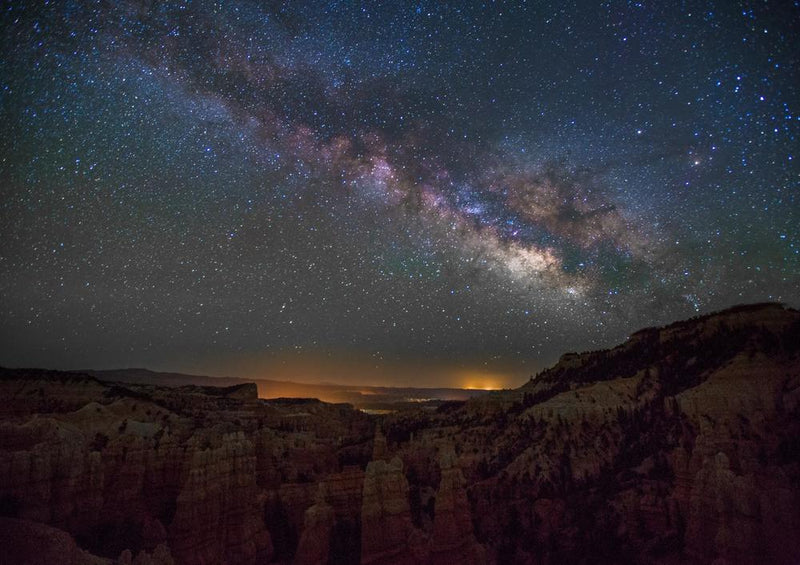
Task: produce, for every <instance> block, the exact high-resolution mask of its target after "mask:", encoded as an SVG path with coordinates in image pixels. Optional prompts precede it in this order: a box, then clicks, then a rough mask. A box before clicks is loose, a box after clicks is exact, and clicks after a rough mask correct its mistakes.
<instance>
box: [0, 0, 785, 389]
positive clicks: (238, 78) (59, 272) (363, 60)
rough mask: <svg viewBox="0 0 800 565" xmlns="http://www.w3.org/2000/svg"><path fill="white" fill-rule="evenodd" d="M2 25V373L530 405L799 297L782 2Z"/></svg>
mask: <svg viewBox="0 0 800 565" xmlns="http://www.w3.org/2000/svg"><path fill="white" fill-rule="evenodd" d="M0 29H1V30H2V36H1V37H2V39H0V41H2V51H0V195H2V200H1V201H0V320H2V321H0V364H2V365H6V366H24V365H35V366H43V365H44V366H49V367H53V368H90V367H92V368H100V367H123V366H147V367H150V368H154V369H164V370H183V371H200V372H204V373H206V374H232V373H237V374H238V375H240V376H268V375H269V374H282V375H286V376H289V377H291V378H295V379H296V380H325V379H326V378H330V377H331V375H336V376H337V378H344V379H350V380H351V381H352V382H364V383H370V384H400V383H408V384H412V385H416V386H420V385H422V386H424V385H430V386H440V385H459V384H463V383H464V382H465V379H467V375H474V374H481V375H485V376H486V379H488V380H490V381H492V383H494V384H495V385H497V386H511V385H514V384H518V383H519V382H521V381H522V380H523V379H524V378H525V377H526V376H527V375H529V374H531V373H533V372H535V371H537V370H538V369H540V368H541V367H542V366H544V365H546V364H548V363H551V362H552V361H553V360H554V359H555V358H557V357H558V355H559V354H561V353H563V352H564V351H568V350H584V349H596V348H599V347H604V346H608V345H610V344H613V343H616V342H619V341H620V340H621V339H622V338H624V336H626V335H627V334H628V333H630V332H631V331H633V330H635V329H638V328H639V327H642V326H646V325H654V324H663V323H665V322H668V321H671V320H675V319H680V318H685V317H688V316H691V315H695V314H697V313H705V312H709V311H712V310H717V309H720V308H723V307H726V306H730V305H733V304H737V303H744V302H755V301H784V302H787V303H789V304H790V305H793V306H795V307H796V306H798V305H799V304H800V303H798V300H799V299H798V296H800V230H799V229H798V225H800V204H799V203H798V191H799V190H800V168H799V167H798V159H800V157H798V155H797V140H796V137H797V135H798V129H799V128H800V108H799V106H800V97H799V96H798V90H799V89H798V85H800V76H798V75H799V74H800V73H798V63H799V61H798V59H799V58H800V51H798V49H797V41H796V37H797V34H798V32H800V8H798V7H797V6H796V5H792V4H791V3H788V2H787V3H779V4H776V5H774V6H773V5H763V6H762V5H758V6H755V5H751V4H748V3H738V2H717V3H707V2H703V3H699V2H698V3H694V2H689V3H685V4H683V5H682V6H681V7H680V8H676V7H674V6H666V5H665V6H659V5H654V4H650V3H644V2H642V3H638V2H606V3H600V4H599V5H589V3H583V2H578V3H563V2H552V3H550V2H545V3H539V2H537V3H524V2H515V3H501V2H497V3H478V2H475V3H441V2H414V3H410V2H386V3H356V2H342V3H339V2H328V3H325V2H285V3H282V2H268V3H261V2H246V1H232V2H202V1H201V2H188V1H187V2H170V3H157V2H146V1H141V2H139V1H127V2H115V3H85V2H6V3H4V4H3V5H2V13H1V14H0ZM345 369H346V370H345ZM343 373H345V374H346V376H344V377H342V376H341V375H342V374H343Z"/></svg>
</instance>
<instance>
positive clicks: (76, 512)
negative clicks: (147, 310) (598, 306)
mask: <svg viewBox="0 0 800 565" xmlns="http://www.w3.org/2000/svg"><path fill="white" fill-rule="evenodd" d="M0 397H2V398H3V400H4V402H3V403H0V516H4V518H0V545H2V547H3V548H4V550H5V553H3V552H0V558H2V557H3V556H4V555H10V556H13V558H12V561H11V562H14V563H44V562H56V561H58V562H63V563H74V564H76V565H78V564H87V565H88V564H95V563H96V564H98V565H100V564H104V565H111V564H123V565H127V564H137V565H148V564H150V563H152V564H154V565H155V564H160V565H169V564H170V563H173V562H174V563H175V564H176V565H181V564H190V565H194V564H198V565H199V564H203V565H216V564H219V565H222V564H226V565H234V564H256V563H269V562H274V563H283V564H286V563H296V564H322V563H337V564H338V563H369V564H373V563H374V564H415V565H434V564H451V563H452V564H455V563H459V564H466V565H469V564H481V563H498V564H501V563H532V564H540V563H541V564H544V563H579V562H592V563H595V562H601V563H602V562H607V563H620V562H630V563H664V564H665V565H666V564H671V563H678V562H697V563H718V564H720V563H727V564H755V563H764V562H766V563H778V564H790V563H796V562H798V561H800V487H798V485H800V455H799V454H800V313H798V312H796V311H794V310H789V309H785V308H782V307H780V306H776V305H760V306H752V307H742V308H736V309H732V310H730V311H726V312H722V313H719V314H715V315H711V316H706V317H703V318H699V319H696V320H690V321H687V322H681V323H678V324H673V325H671V326H668V327H666V328H651V329H647V330H643V331H640V332H637V333H636V334H634V335H633V336H631V338H630V339H628V340H627V341H626V342H625V343H624V344H622V345H620V346H618V347H616V348H613V349H610V350H607V351H595V352H590V353H584V354H568V355H565V356H564V357H563V358H562V360H561V361H560V362H559V363H558V364H557V365H556V366H554V367H553V368H551V369H549V370H547V371H545V372H543V373H542V374H540V375H538V376H537V377H536V378H535V379H532V380H531V382H529V383H528V384H526V385H525V386H524V387H522V388H521V389H519V390H516V391H503V392H500V393H495V394H490V395H487V396H485V397H482V398H476V399H473V400H470V401H468V402H466V403H463V404H452V403H451V404H449V405H445V406H442V408H441V409H439V410H435V411H430V410H422V409H419V410H406V411H402V412H399V413H396V414H391V415H388V416H385V417H383V418H381V419H380V429H379V430H377V431H376V422H377V421H376V419H375V418H373V417H370V416H367V415H365V414H363V413H360V412H358V411H355V410H353V409H351V408H349V407H347V406H343V405H330V404H325V403H322V402H319V401H315V400H297V399H295V400H291V399H282V400H275V401H260V400H258V399H257V398H256V391H255V389H254V387H252V386H247V385H241V386H236V387H229V388H213V387H196V386H187V387H179V388H171V389H166V388H159V387H154V386H148V385H125V386H122V385H118V384H113V383H102V382H99V381H96V380H94V379H93V378H91V377H89V376H87V375H79V374H73V373H59V372H53V371H40V370H15V371H10V370H2V369H0ZM0 561H2V559H0Z"/></svg>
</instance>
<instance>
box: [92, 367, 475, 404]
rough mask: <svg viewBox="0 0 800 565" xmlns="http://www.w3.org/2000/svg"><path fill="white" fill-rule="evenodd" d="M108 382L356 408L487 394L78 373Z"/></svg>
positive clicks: (133, 372) (144, 372) (136, 371)
mask: <svg viewBox="0 0 800 565" xmlns="http://www.w3.org/2000/svg"><path fill="white" fill-rule="evenodd" d="M77 372H80V373H84V374H87V375H92V376H93V377H95V378H97V379H99V380H101V381H106V382H120V383H129V384H140V385H155V386H167V387H179V386H186V385H196V386H233V385H237V384H244V383H255V384H256V385H257V386H258V394H259V396H260V397H261V398H317V399H319V400H322V401H324V402H331V403H348V404H352V405H354V406H356V407H357V408H365V409H370V408H375V409H378V408H385V409H392V408H396V407H397V405H403V404H406V403H411V402H418V401H420V400H429V401H431V402H437V401H450V400H468V399H470V398H474V397H476V396H480V395H482V394H485V391H482V390H474V389H459V388H446V387H439V388H420V387H380V386H350V385H337V384H331V383H320V384H313V383H297V382H292V381H277V380H271V379H246V378H241V377H210V376H203V375H187V374H183V373H170V372H158V371H151V370H149V369H142V368H133V369H108V370H95V369H86V370H81V371H77Z"/></svg>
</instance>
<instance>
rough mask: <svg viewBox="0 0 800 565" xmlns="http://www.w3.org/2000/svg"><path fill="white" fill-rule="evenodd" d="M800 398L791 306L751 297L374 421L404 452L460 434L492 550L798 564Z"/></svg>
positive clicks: (798, 330)
mask: <svg viewBox="0 0 800 565" xmlns="http://www.w3.org/2000/svg"><path fill="white" fill-rule="evenodd" d="M799 395H800V313H798V312H796V311H794V310H789V309H785V308H783V307H781V306H778V305H758V306H753V307H742V308H736V309H733V310H731V311H726V312H722V313H719V314H715V315H711V316H706V317H703V318H700V319H697V320H690V321H687V322H681V323H678V324H673V325H672V326H668V327H666V328H660V329H659V328H654V329H648V330H643V331H641V332H637V333H636V334H634V335H633V336H632V337H631V338H630V339H629V340H628V341H627V342H626V343H624V344H623V345H620V346H619V347H616V348H614V349H611V350H607V351H597V352H590V353H586V354H568V355H565V356H564V357H562V360H561V361H560V362H559V363H558V364H557V365H556V366H555V367H553V368H552V369H549V370H547V371H545V372H543V373H542V374H540V375H538V376H537V377H536V378H535V379H532V380H531V382H529V383H528V384H527V385H525V386H524V387H522V388H521V389H519V390H517V391H505V392H502V393H497V394H493V395H489V396H487V397H485V398H482V399H475V400H473V401H469V402H467V403H466V404H465V405H464V406H463V407H461V408H458V409H455V410H448V411H443V412H441V413H438V414H433V415H427V416H421V415H418V416H416V417H415V416H412V415H409V414H398V415H393V416H390V417H388V418H387V419H386V420H385V421H384V423H383V428H384V430H385V433H386V435H387V437H388V438H397V440H396V441H397V447H395V448H396V449H397V448H399V449H400V451H401V452H402V453H405V454H413V453H417V454H419V453H424V452H425V451H426V450H430V449H431V448H435V449H439V450H441V446H442V445H443V444H444V443H446V442H452V443H453V444H454V445H455V448H456V449H455V451H456V453H457V456H456V458H455V460H456V465H455V466H457V467H458V468H459V469H460V470H461V472H462V473H463V475H464V476H465V477H466V484H467V485H468V486H467V493H468V500H469V508H470V515H471V520H472V522H473V523H474V525H475V535H476V538H477V540H478V542H480V543H481V544H482V545H483V546H484V547H485V548H486V550H487V554H486V557H487V559H488V560H489V561H490V562H495V563H510V562H515V563H547V562H553V561H555V562H581V561H587V562H603V561H606V562H620V561H623V562H625V561H630V562H664V563H671V562H676V561H686V560H695V561H697V562H699V563H710V562H714V561H716V560H719V562H720V563H722V562H725V563H742V564H748V563H758V562H770V563H793V562H796V561H797V560H799V559H800V543H799V542H798V540H800V535H798V533H800V521H799V520H800V510H798V509H800V505H798V494H799V491H800V489H798V486H797V485H800V458H798V456H797V453H800V449H799V448H800V410H798V405H799V403H798V398H800V396H799ZM420 420H424V421H425V422H426V424H425V425H420V423H419V421H420ZM412 431H413V434H412V433H411V432H412ZM391 445H392V442H391V441H390V446H391ZM445 467H446V466H443V468H442V469H443V470H442V472H441V481H442V484H444V481H445V477H446V475H447V473H446V472H445V471H444V469H445ZM414 478H415V480H416V482H417V483H418V484H419V486H420V488H422V487H424V486H426V485H430V484H432V481H431V480H430V479H426V478H420V477H414ZM411 486H412V490H413V487H414V481H412V485H411ZM438 488H439V494H438V495H437V497H436V503H435V510H434V512H433V514H434V518H433V519H434V523H435V524H436V522H437V517H439V516H442V514H441V512H440V503H441V501H442V500H447V496H443V495H442V492H443V489H442V488H441V487H438ZM452 524H453V522H452V520H451V521H449V525H448V528H449V530H450V531H449V532H448V534H447V535H445V534H441V533H438V532H440V530H436V528H434V529H435V531H436V532H437V533H438V537H439V538H440V539H442V538H446V537H448V536H454V535H455V534H454V530H455V528H454V526H453V525H452ZM464 531H465V532H466V531H467V529H464ZM445 545H447V544H445ZM451 545H452V544H451Z"/></svg>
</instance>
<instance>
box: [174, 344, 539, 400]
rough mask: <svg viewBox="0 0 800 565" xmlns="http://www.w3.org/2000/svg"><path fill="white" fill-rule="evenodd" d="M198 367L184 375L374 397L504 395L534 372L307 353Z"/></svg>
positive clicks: (470, 362)
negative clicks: (397, 390) (404, 390)
mask: <svg viewBox="0 0 800 565" xmlns="http://www.w3.org/2000/svg"><path fill="white" fill-rule="evenodd" d="M196 365H197V366H196V367H180V371H179V372H186V373H194V374H216V375H220V376H232V377H234V376H235V377H241V378H251V379H265V380H269V381H280V382H284V383H287V384H288V383H295V384H301V385H302V384H306V385H315V386H323V387H324V386H325V385H328V384H330V385H337V386H346V387H354V389H355V390H354V392H360V393H361V394H363V395H370V394H371V393H372V394H374V393H373V391H370V390H368V389H367V387H410V388H460V389H472V390H500V389H504V388H515V387H518V386H520V385H521V384H523V383H524V382H525V380H526V377H525V375H527V374H530V372H531V371H530V370H528V369H526V368H525V365H526V364H525V363H519V364H513V363H511V364H491V365H487V364H486V361H485V360H483V359H467V358H465V359H463V360H461V361H450V362H448V361H441V360H428V359H424V358H417V359H408V360H394V361H388V360H380V361H376V360H375V359H373V358H371V356H367V355H364V354H362V353H346V352H324V351H316V352H312V351H307V352H302V354H298V353H295V352H286V351H283V352H273V353H270V354H263V353H250V354H239V355H235V356H230V357H228V358H219V357H216V358H213V359H210V358H209V359H197V360H196Z"/></svg>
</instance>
